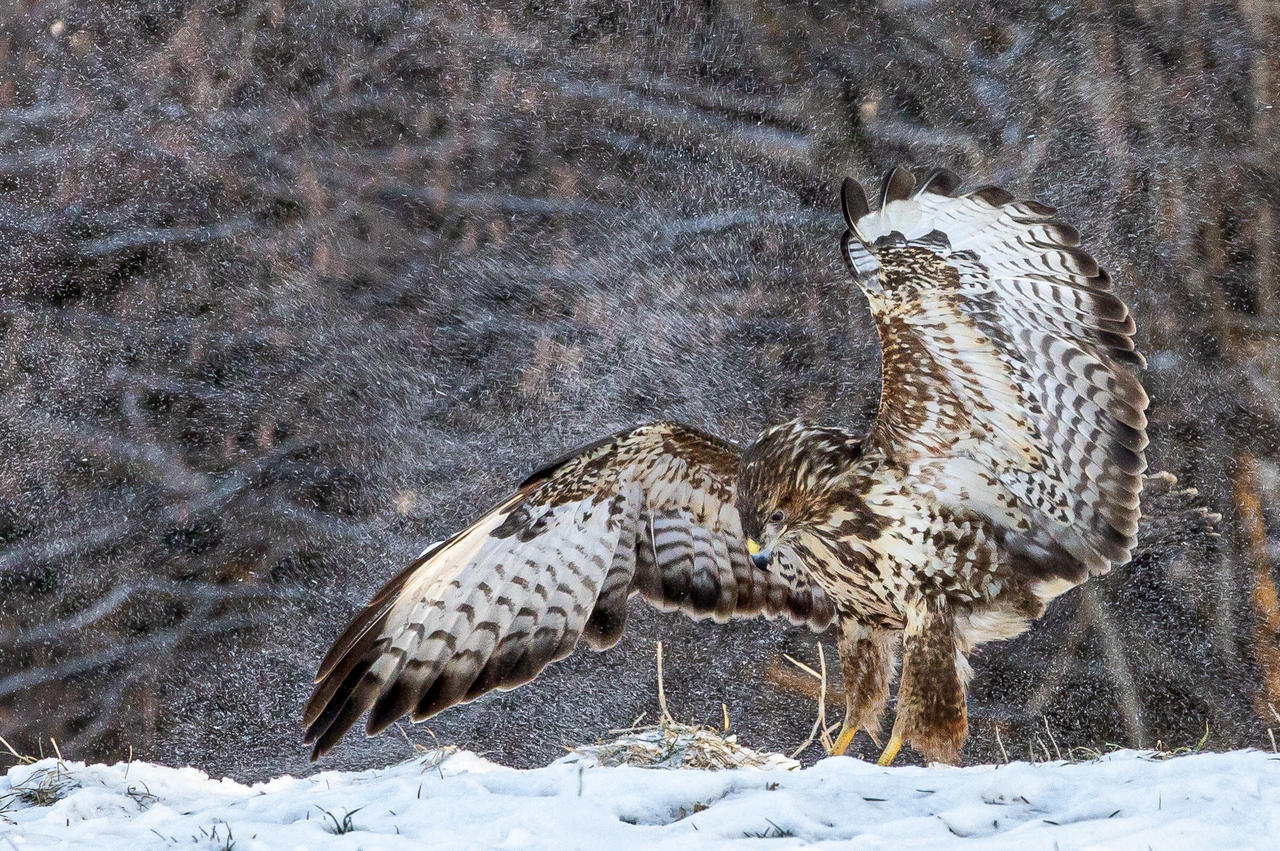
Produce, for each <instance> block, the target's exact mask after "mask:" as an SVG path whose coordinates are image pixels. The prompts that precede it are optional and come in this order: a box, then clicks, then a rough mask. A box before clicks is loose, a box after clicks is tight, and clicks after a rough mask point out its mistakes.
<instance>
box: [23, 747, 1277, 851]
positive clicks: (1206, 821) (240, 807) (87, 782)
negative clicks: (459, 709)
mask: <svg viewBox="0 0 1280 851" xmlns="http://www.w3.org/2000/svg"><path fill="white" fill-rule="evenodd" d="M59 767H61V771H62V774H61V775H59V780H60V781H63V782H64V783H65V785H62V786H61V788H59V789H58V794H61V795H63V797H61V799H60V800H57V801H56V802H52V803H50V802H49V799H48V798H45V799H43V800H40V801H38V802H33V801H32V800H31V798H32V796H31V795H23V794H20V793H21V791H22V790H23V789H27V788H31V787H33V786H36V785H38V783H39V781H41V780H42V779H47V777H48V776H49V772H52V771H57V770H58V769H59ZM39 772H44V774H43V775H42V774H40V773H39ZM344 819H345V820H346V821H347V823H348V824H349V825H350V826H351V828H352V829H351V830H350V831H349V832H346V833H341V834H339V833H336V832H335V831H336V829H337V828H338V827H340V826H341V825H342V824H343V822H344ZM1278 836H1280V757H1276V756H1274V755H1272V754H1267V753H1262V752H1258V751H1236V752H1232V753H1220V754H1219V753H1205V754H1197V755H1193V756H1184V757H1179V758H1177V759H1169V760H1162V759H1153V758H1152V757H1151V755H1150V754H1148V753H1145V752H1138V751H1119V752H1116V753H1113V754H1110V755H1108V756H1106V757H1103V758H1102V759H1099V760H1097V761H1095V762H1088V763H1075V764H1067V763H1060V762H1059V763H1041V764H1029V763H1025V762H1017V763H1011V764H1009V765H997V766H989V765H988V766H974V767H970V768H959V769H954V768H913V767H903V768H888V769H886V768H878V767H876V766H875V765H871V764H868V763H865V762H861V761H859V760H857V759H851V758H845V757H841V758H835V759H826V760H823V761H822V762H820V763H818V764H817V765H815V766H813V767H812V768H808V769H804V770H802V771H791V770H762V769H754V768H739V769H732V770H726V771H694V770H656V769H646V768H636V767H630V766H622V767H612V768H606V767H587V765H586V764H584V762H583V761H582V760H581V759H580V758H579V761H578V762H577V763H574V762H572V761H570V760H561V761H560V762H557V763H553V764H552V765H549V766H547V767H546V768H539V769H534V770H530V771H518V770H515V769H510V768H504V767H502V766H500V765H495V764H494V763H491V762H488V761H486V760H484V759H482V758H480V757H478V756H476V755H475V754H473V753H470V752H466V751H462V752H456V753H446V752H440V753H436V754H430V755H428V756H427V757H423V758H419V759H415V760H412V761H410V762H406V763H402V764H400V765H394V766H391V767H388V768H384V769H375V770H371V771H363V772H337V771H326V772H321V773H319V774H315V775H312V776H310V777H303V778H293V777H281V778H278V779H275V780H272V781H269V782H266V783H258V784H254V785H252V786H246V785H243V784H240V783H236V782H235V781H232V780H213V779H210V778H209V777H208V776H207V775H205V774H204V773H203V772H200V771H197V770H195V769H192V768H166V767H164V766H159V765H152V764H149V763H142V762H134V763H131V764H117V765H111V766H107V765H84V764H82V763H58V762H57V761H56V760H53V759H46V760H42V761H40V762H37V763H34V764H31V765H21V766H16V767H14V768H11V769H10V770H9V772H8V774H7V776H6V777H3V778H0V851H9V849H22V851H25V849H34V848H122V849H128V851H143V849H150V848H169V847H172V846H174V845H175V844H177V845H182V846H187V847H197V848H224V847H232V848H234V849H236V851H254V849H270V851H276V849H291V848H307V849H311V848H339V849H356V848H362V849H384V848H385V849H418V848H521V849H523V848H547V849H572V848H607V849H610V851H626V849H632V848H637V849H639V848H651V847H665V848H704V847H705V848H717V847H719V848H727V847H730V846H736V845H737V844H738V843H740V842H742V841H743V840H744V839H751V838H753V837H759V838H760V839H764V838H768V839H769V840H770V841H769V842H768V843H767V844H761V842H759V841H753V842H752V844H753V845H755V846H757V847H768V848H771V849H772V848H794V847H799V846H802V845H809V844H815V843H817V844H825V843H830V844H832V845H837V844H844V843H848V842H849V841H850V840H853V841H855V842H856V845H857V847H858V848H885V849H893V851H902V850H903V849H907V848H937V847H942V846H947V845H960V844H965V845H969V846H971V847H981V848H984V849H985V848H1008V849H1025V848H1054V847H1058V848H1064V849H1065V848H1115V849H1129V848H1146V847H1152V848H1161V849H1166V848H1208V847H1213V848H1224V847H1230V848H1269V847H1274V843H1275V841H1276V837H1278Z"/></svg>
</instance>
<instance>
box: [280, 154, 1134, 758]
mask: <svg viewBox="0 0 1280 851" xmlns="http://www.w3.org/2000/svg"><path fill="white" fill-rule="evenodd" d="M958 184H959V181H958V180H957V179H955V177H954V176H953V175H950V174H949V173H947V172H936V173H934V174H933V175H931V176H930V177H929V178H928V179H926V180H925V181H924V183H923V184H921V185H920V186H919V187H917V185H916V181H915V178H914V176H912V175H911V174H910V173H909V172H906V171H903V170H901V169H895V170H894V171H893V172H891V173H890V174H889V175H888V176H887V177H886V179H885V181H884V183H883V185H882V189H881V193H880V203H879V206H878V207H877V209H876V210H875V211H874V212H873V211H871V209H870V205H869V204H868V203H867V201H866V198H865V196H864V195H863V194H862V190H861V188H860V187H858V185H857V184H856V183H854V182H852V181H846V182H845V185H844V188H843V202H844V210H845V217H846V222H847V224H848V228H849V229H848V231H847V232H846V233H845V237H844V240H843V248H844V252H845V256H846V259H847V260H848V262H849V265H850V268H851V270H852V272H853V274H854V277H855V280H856V281H857V283H858V284H859V286H860V287H861V288H862V290H863V291H864V293H865V294H866V296H867V299H868V302H869V304H870V307H871V311H872V314H873V316H874V317H875V320H876V326H877V330H878V332H879V334H880V340H881V344H882V351H883V387H882V393H881V400H880V408H879V413H878V416H877V419H876V422H875V424H874V426H873V427H872V429H871V431H870V433H869V434H868V435H866V436H859V435H854V434H850V433H848V432H845V431H843V430H841V429H839V428H830V427H820V426H813V425H809V424H806V423H799V422H792V423H786V424H783V425H780V426H776V427H773V428H771V429H769V430H767V431H766V432H765V433H764V434H762V435H761V436H760V437H759V438H758V439H757V440H756V441H755V442H754V443H753V444H752V445H751V446H749V447H747V448H746V449H745V450H742V451H739V449H738V448H736V447H735V446H733V445H732V444H729V443H726V442H724V441H722V440H719V439H717V438H715V437H712V436H711V435H708V434H705V433H703V432H701V431H698V430H697V429H694V428H692V427H689V426H684V425H680V424H677V423H653V424H650V425H644V426H639V427H637V428H633V429H628V430H626V431H623V432H619V433H618V434H615V435H612V436H610V437H608V438H605V439H603V440H600V441H597V442H596V443H593V444H591V445H589V446H586V447H583V448H581V449H579V450H576V451H575V452H573V453H570V454H569V455H567V456H565V457H564V458H561V459H559V460H557V461H556V462H553V463H552V464H550V465H548V466H547V467H544V468H543V469H541V470H539V471H538V472H537V473H535V474H533V475H532V476H530V477H529V478H528V479H527V480H526V481H525V482H523V483H522V484H521V486H520V488H519V489H518V490H517V491H516V493H515V494H514V495H513V496H512V497H511V498H510V499H508V500H507V501H506V502H504V503H503V504H502V505H500V506H498V507H497V508H495V509H494V510H493V511H492V512H490V513H489V514H487V515H485V516H484V517H483V518H481V519H480V520H479V521H478V522H477V523H476V524H474V525H473V526H471V527H470V528H469V529H467V530H465V531H463V532H461V533H460V534H458V535H457V536H455V537H453V538H451V539H450V540H448V541H446V542H443V543H441V544H438V545H433V547H432V548H430V549H429V550H428V551H427V552H425V553H424V554H423V555H422V556H421V557H420V558H419V559H418V561H417V562H415V563H414V564H413V565H411V566H410V567H409V568H408V569H407V570H405V571H404V572H403V573H401V574H400V575H399V576H397V577H396V578H395V579H393V580H392V581H391V583H389V584H388V585H387V586H386V588H384V589H383V590H382V591H381V592H380V593H379V594H378V595H377V596H376V597H375V598H374V600H373V601H372V602H371V603H370V604H369V606H368V607H367V608H366V609H365V610H364V611H363V612H362V613H361V614H360V615H359V616H358V617H357V618H356V620H355V621H354V622H353V623H352V624H351V626H350V627H349V628H348V629H347V631H346V632H345V633H344V634H343V635H342V636H341V637H340V638H339V639H338V641H337V642H335V644H334V646H333V648H332V649H331V650H330V652H329V654H328V655H327V656H326V658H325V660H324V661H323V662H322V663H321V666H320V672H319V675H318V677H317V685H316V689H315V693H314V694H313V695H312V698H311V700H310V701H309V702H308V704H307V707H306V709H305V712H304V722H305V723H306V725H307V732H306V739H307V741H308V742H314V745H315V748H314V754H315V755H317V756H318V755H319V754H321V753H323V752H324V751H326V750H328V749H329V748H330V747H332V746H333V744H334V743H335V742H336V741H337V740H338V739H339V738H340V737H341V736H342V734H343V733H344V732H345V731H346V730H347V729H348V728H349V727H350V726H351V725H352V724H353V723H354V722H355V721H356V720H357V719H358V718H359V717H360V716H361V715H362V714H363V713H364V712H365V711H366V710H370V712H369V720H368V724H367V730H368V732H369V733H370V734H372V733H376V732H378V731H380V730H382V729H383V728H385V727H386V726H387V725H388V724H390V723H391V722H392V721H394V720H395V719H396V718H398V717H399V716H401V715H403V714H406V713H408V714H410V715H411V716H412V717H413V718H414V720H421V719H423V718H426V717H429V716H430V715H432V714H434V713H436V712H439V711H441V710H442V709H444V708H446V707H448V706H451V705H453V704H455V703H459V702H463V701H467V700H472V699H474V698H476V697H479V696H480V695H482V694H484V693H486V692H488V691H490V690H493V689H507V688H514V687H516V686H518V685H520V684H522V683H524V682H527V681H528V680H530V679H532V678H533V677H534V676H536V675H537V674H538V673H539V672H540V671H541V670H542V669H543V668H544V667H545V666H546V665H548V664H550V663H551V662H554V661H555V660H557V659H559V658H562V657H563V656H565V655H567V654H568V653H569V652H571V651H572V650H573V648H574V647H575V646H576V644H577V642H578V640H579V638H585V639H586V640H587V642H588V644H590V645H591V646H592V647H594V648H596V649H603V648H605V647H609V646H612V644H613V643H615V642H616V641H617V640H618V638H619V636H620V635H621V632H622V629H623V626H624V624H625V620H626V601H627V598H628V597H629V596H630V595H631V594H640V595H641V596H642V597H644V598H645V599H647V600H649V601H650V602H652V603H654V604H656V605H659V606H661V607H664V608H674V609H679V610H681V611H684V612H686V613H688V614H690V615H691V616H694V617H708V616H709V617H714V618H716V619H717V620H723V619H727V618H731V617H739V616H752V615H756V614H765V615H770V616H774V615H786V616H789V617H791V618H792V619H793V620H795V621H797V622H804V623H808V624H809V625H810V626H812V627H813V628H814V629H817V630H822V629H825V628H826V627H827V626H829V625H830V624H831V623H832V622H838V626H839V631H840V638H839V648H840V657H841V669H842V672H843V676H844V681H845V687H846V697H847V712H846V728H847V732H848V733H849V735H850V736H851V735H852V731H853V730H854V729H858V728H860V729H865V730H867V731H868V732H872V733H873V734H874V732H875V731H876V730H877V729H878V726H879V716H880V714H881V712H882V710H883V709H884V707H885V705H886V703H887V700H888V696H889V687H890V683H891V680H892V679H893V673H894V669H895V665H896V660H897V657H898V656H899V655H901V657H902V678H901V685H900V688H899V694H898V707H897V717H896V721H895V724H894V728H893V735H894V736H895V741H896V740H898V739H900V740H902V741H905V742H907V743H909V744H912V745H913V746H914V747H915V748H916V749H917V750H919V751H920V752H921V753H923V754H924V755H925V756H926V757H928V758H931V759H939V760H944V761H948V762H954V761H956V760H958V758H959V753H960V748H961V746H962V745H963V742H964V737H965V732H966V726H967V724H966V715H965V697H964V688H965V682H966V680H967V677H968V665H967V663H966V661H965V654H967V653H968V652H969V651H970V650H971V649H972V648H973V647H974V646H976V645H977V644H979V643H981V642H983V641H988V640H991V639H995V638H1005V637H1009V636H1012V635H1015V634H1017V633H1018V632H1020V631H1021V630H1022V629H1024V628H1025V627H1026V625H1027V623H1028V621H1029V620H1030V619H1032V618H1035V617H1038V616H1039V615H1040V614H1041V613H1042V612H1043V610H1044V606H1045V605H1046V604H1047V603H1048V601H1049V600H1051V599H1053V597H1055V596H1056V595H1058V594H1060V593H1062V592H1063V591H1065V590H1067V589H1069V588H1071V587H1073V586H1075V585H1077V584H1079V583H1080V582H1082V581H1084V580H1085V579H1086V578H1088V577H1089V576H1090V575H1094V574H1098V573H1102V572H1105V571H1106V570H1108V569H1109V568H1110V567H1111V565H1112V564H1114V563H1119V562H1123V561H1125V560H1127V559H1128V558H1129V553H1130V550H1131V548H1132V547H1133V542H1134V533H1135V531H1136V528H1137V519H1138V495H1139V492H1140V490H1141V472H1142V470H1143V468H1144V466H1145V463H1144V461H1143V453H1142V450H1143V448H1144V447H1145V445H1146V435H1145V426H1146V420H1145V416H1144V415H1143V410H1144V409H1145V407H1146V401H1147V400H1146V395H1145V394H1144V393H1143V391H1142V387H1141V385H1140V384H1139V383H1138V381H1137V379H1136V378H1135V377H1134V376H1133V374H1132V373H1131V372H1129V370H1128V368H1127V365H1130V364H1141V356H1140V355H1138V354H1137V353H1136V352H1135V351H1134V349H1133V343H1132V340H1131V335H1132V334H1133V330H1134V326H1133V320H1132V319H1131V318H1130V317H1129V315H1128V310H1127V309H1126V308H1125V306H1124V304H1123V303H1122V302H1121V301H1120V300H1119V299H1118V298H1116V297H1115V296H1114V295H1113V294H1112V293H1111V285H1110V280H1109V279H1108V277H1107V276H1106V273H1105V272H1103V271H1102V270H1101V269H1100V268H1098V265H1097V264H1096V263H1095V262H1094V261H1093V260H1092V258H1090V257H1089V255H1088V254H1086V253H1084V252H1083V251H1082V250H1080V249H1079V247H1078V237H1077V235H1076V233H1075V231H1074V230H1073V229H1072V228H1070V227H1069V226H1067V225H1064V224H1062V223H1060V222H1058V221H1056V220H1054V219H1053V218H1052V215H1053V211H1052V210H1051V209H1049V208H1047V207H1044V206H1043V205H1040V204H1037V203H1035V202H1028V201H1015V200H1014V199H1013V198H1012V196H1010V195H1008V193H1005V192H1003V190H999V189H995V188H990V187H989V188H985V189H981V190H977V191H975V192H970V193H967V194H963V195H955V194H953V193H954V192H955V190H956V188H957V186H958ZM748 541H750V542H751V543H752V547H758V548H760V552H759V554H758V555H756V557H755V558H756V561H757V564H755V565H753V563H752V557H751V556H750V555H749V552H750V548H749V546H748ZM757 565H758V566H757ZM762 568H763V569H762ZM891 748H892V745H891Z"/></svg>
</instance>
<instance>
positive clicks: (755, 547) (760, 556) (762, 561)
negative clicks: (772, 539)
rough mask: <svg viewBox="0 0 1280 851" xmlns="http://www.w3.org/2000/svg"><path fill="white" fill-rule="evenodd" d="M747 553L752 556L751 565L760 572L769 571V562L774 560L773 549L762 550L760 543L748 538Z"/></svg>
mask: <svg viewBox="0 0 1280 851" xmlns="http://www.w3.org/2000/svg"><path fill="white" fill-rule="evenodd" d="M747 552H748V553H750V554H751V563H752V564H754V565H755V566H756V567H757V568H759V569H760V570H768V569H769V562H770V560H771V559H772V558H773V549H772V548H769V549H761V548H760V543H759V542H758V541H756V540H755V539H754V538H747Z"/></svg>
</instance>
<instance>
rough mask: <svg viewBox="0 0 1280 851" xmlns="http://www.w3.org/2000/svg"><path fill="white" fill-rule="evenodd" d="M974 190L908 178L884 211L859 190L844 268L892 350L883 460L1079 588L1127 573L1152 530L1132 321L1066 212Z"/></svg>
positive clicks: (941, 178) (884, 193)
mask: <svg viewBox="0 0 1280 851" xmlns="http://www.w3.org/2000/svg"><path fill="white" fill-rule="evenodd" d="M958 184H959V180H958V179H957V178H956V177H955V176H954V175H952V174H951V173H950V172H945V171H939V172H934V173H933V174H932V175H930V177H929V178H928V179H927V180H925V181H924V182H923V184H921V185H920V186H917V185H916V181H915V178H914V177H913V176H912V175H911V173H910V172H907V171H905V170H902V169H895V170H894V171H892V172H891V173H890V174H889V175H888V176H886V178H885V180H884V184H883V186H882V188H881V192H880V205H879V208H878V209H877V210H875V211H874V212H872V211H871V210H870V208H869V205H868V204H867V201H866V197H865V195H863V192H862V189H861V188H860V187H859V186H858V184H856V183H855V182H853V181H852V180H846V181H845V184H844V189H843V192H842V200H843V206H844V212H845V219H846V221H847V224H848V227H849V229H848V231H846V233H845V235H844V242H843V244H844V250H845V256H846V258H847V260H848V261H849V265H850V267H851V268H852V270H853V272H854V275H855V277H856V278H857V281H858V283H859V285H860V286H861V288H862V289H863V291H864V292H865V293H866V295H867V299H868V301H869V302H870V304H871V310H872V313H873V314H874V316H875V321H876V326H877V328H878V330H879V333H880V340H881V345H882V349H883V387H882V390H881V398H880V410H879V414H878V417H877V420H876V423H875V426H874V428H873V430H872V434H871V437H870V439H869V441H868V451H877V452H880V453H882V454H883V456H884V457H885V458H886V459H887V461H888V462H889V463H893V464H896V465H898V466H900V467H901V468H902V469H903V470H904V471H905V473H906V474H907V475H909V476H910V477H911V478H912V480H913V481H917V482H919V483H920V484H921V486H922V487H925V488H930V489H932V490H933V491H934V494H935V496H936V497H937V499H938V500H939V501H940V502H941V503H942V504H944V505H953V506H959V507H962V508H963V509H965V510H974V511H977V512H979V513H980V514H983V515H985V516H986V517H988V518H989V519H990V520H992V521H993V523H994V524H995V526H996V528H997V529H998V530H999V531H1000V532H1001V534H1003V535H1004V536H1005V541H1004V543H1005V544H1006V545H1007V546H1009V547H1010V549H1011V550H1012V551H1013V552H1014V553H1015V554H1018V555H1022V556H1026V557H1029V558H1030V559H1031V563H1032V564H1038V565H1054V566H1055V567H1057V568H1059V569H1057V570H1053V571H1050V572H1052V573H1055V574H1057V575H1060V576H1065V577H1070V578H1071V579H1072V580H1073V581H1080V580H1081V579H1083V578H1084V577H1085V576H1087V575H1088V574H1091V573H1100V572H1105V571H1106V570H1108V569H1109V568H1110V566H1111V564H1112V563H1123V562H1125V561H1128V559H1129V556H1130V550H1131V549H1132V547H1133V545H1134V540H1135V538H1134V536H1135V533H1136V532H1137V522H1138V516H1139V511H1138V495H1139V492H1140V491H1141V489H1142V478H1141V473H1142V471H1143V470H1144V469H1145V467H1146V463H1145V460H1144V458H1143V449H1144V447H1145V446H1146V445H1147V437H1146V431H1145V429H1146V424H1147V421H1146V417H1145V415H1144V413H1143V411H1144V410H1145V409H1146V407H1147V396H1146V393H1144V392H1143V389H1142V385H1141V384H1140V383H1139V382H1138V380H1137V378H1135V377H1134V375H1133V373H1131V372H1130V371H1129V369H1128V368H1127V366H1129V365H1137V366H1141V365H1142V364H1143V360H1142V357H1141V355H1139V354H1138V353H1137V352H1135V351H1134V346H1133V340H1132V339H1131V338H1132V335H1133V332H1134V324H1133V319H1132V318H1131V317H1130V316H1129V311H1128V309H1127V308H1126V307H1125V305H1124V303H1123V302H1121V301H1120V299H1119V298H1117V297H1116V296H1115V295H1114V294H1113V293H1112V291H1111V290H1112V287H1111V281H1110V278H1109V277H1108V276H1107V274H1106V272H1104V271H1103V270H1102V269H1101V268H1099V266H1098V264H1097V263H1096V262H1095V261H1094V260H1093V258H1092V257H1090V256H1089V255H1088V254H1086V253H1085V252H1084V251H1082V250H1081V249H1080V248H1079V237H1078V235H1077V234H1076V231H1075V230H1074V229H1073V228H1071V227H1070V226H1068V225H1065V224H1063V223H1061V222H1059V221H1057V220H1055V219H1054V218H1053V214H1054V210H1053V209H1052V208H1049V207H1046V206H1044V205H1042V204H1038V203H1036V202H1034V201H1017V200H1014V198H1013V196H1011V195H1009V193H1007V192H1005V191H1004V190H1002V189H997V188H995V187H987V188H984V189H979V190H975V191H973V192H968V193H965V194H963V195H955V194H954V193H955V190H956V188H957V186H958ZM1073 565H1074V566H1073ZM1086 568H1087V570H1088V573H1086V572H1085V569H1086Z"/></svg>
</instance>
